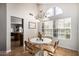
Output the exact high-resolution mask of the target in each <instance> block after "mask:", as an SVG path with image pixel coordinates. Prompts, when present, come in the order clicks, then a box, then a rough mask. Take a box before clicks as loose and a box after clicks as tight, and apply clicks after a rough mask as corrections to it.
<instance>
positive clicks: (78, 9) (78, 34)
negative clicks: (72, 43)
mask: <svg viewBox="0 0 79 59" xmlns="http://www.w3.org/2000/svg"><path fill="white" fill-rule="evenodd" d="M78 11H79V4H77V12H78ZM78 19H79V12H78V13H77V31H78V32H77V39H78V41H77V43H78V44H77V47H78V51H79V20H78Z"/></svg>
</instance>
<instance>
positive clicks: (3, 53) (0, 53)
mask: <svg viewBox="0 0 79 59" xmlns="http://www.w3.org/2000/svg"><path fill="white" fill-rule="evenodd" d="M9 52H11V50H7V51H0V55H2V56H3V55H6V54H8V53H9Z"/></svg>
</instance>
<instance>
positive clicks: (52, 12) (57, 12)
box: [45, 7, 63, 17]
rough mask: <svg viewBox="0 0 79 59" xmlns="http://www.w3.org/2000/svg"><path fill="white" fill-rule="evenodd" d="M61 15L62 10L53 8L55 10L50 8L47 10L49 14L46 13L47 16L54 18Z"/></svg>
mask: <svg viewBox="0 0 79 59" xmlns="http://www.w3.org/2000/svg"><path fill="white" fill-rule="evenodd" d="M60 14H63V11H62V9H61V8H59V7H53V8H49V9H48V10H47V12H46V13H45V16H46V17H52V16H56V15H60Z"/></svg>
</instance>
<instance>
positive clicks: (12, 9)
mask: <svg viewBox="0 0 79 59" xmlns="http://www.w3.org/2000/svg"><path fill="white" fill-rule="evenodd" d="M29 13H33V15H34V16H35V15H36V14H37V5H36V4H21V3H13V4H7V44H6V45H7V50H10V49H11V37H10V28H11V25H10V24H11V16H16V17H20V18H23V19H24V40H27V39H28V37H33V36H36V34H37V26H36V29H28V22H29V21H31V22H36V21H35V19H34V17H33V16H30V15H29ZM36 24H37V22H36Z"/></svg>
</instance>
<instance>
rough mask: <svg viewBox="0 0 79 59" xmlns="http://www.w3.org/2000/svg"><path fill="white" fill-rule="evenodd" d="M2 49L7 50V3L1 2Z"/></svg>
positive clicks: (0, 41) (0, 48)
mask: <svg viewBox="0 0 79 59" xmlns="http://www.w3.org/2000/svg"><path fill="white" fill-rule="evenodd" d="M0 51H6V4H5V3H3V4H1V3H0Z"/></svg>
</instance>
